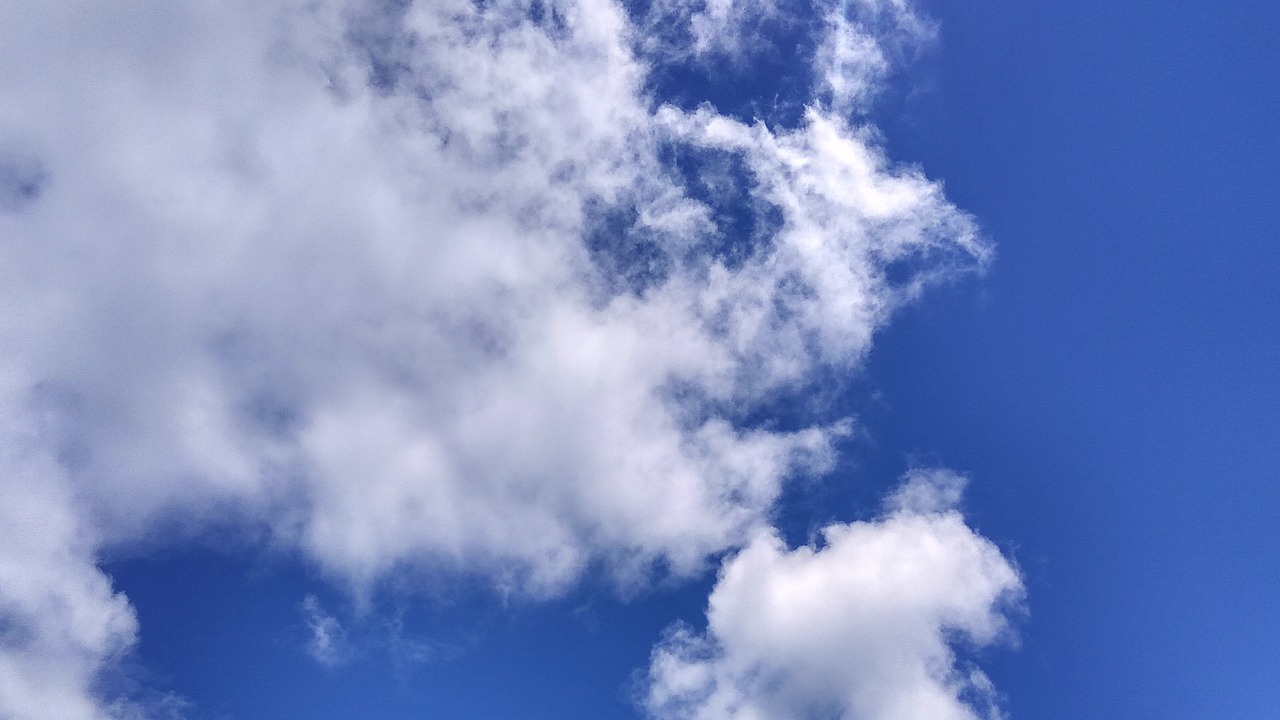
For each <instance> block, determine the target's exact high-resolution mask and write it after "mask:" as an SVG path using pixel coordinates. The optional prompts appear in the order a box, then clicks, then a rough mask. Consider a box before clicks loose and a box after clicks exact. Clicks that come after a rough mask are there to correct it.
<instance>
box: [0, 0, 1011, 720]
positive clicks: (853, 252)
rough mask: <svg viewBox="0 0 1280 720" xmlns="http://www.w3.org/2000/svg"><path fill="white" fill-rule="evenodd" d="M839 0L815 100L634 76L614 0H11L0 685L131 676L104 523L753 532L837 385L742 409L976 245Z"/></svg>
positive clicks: (460, 564) (4, 695)
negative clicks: (794, 421) (793, 102)
mask: <svg viewBox="0 0 1280 720" xmlns="http://www.w3.org/2000/svg"><path fill="white" fill-rule="evenodd" d="M864 4H865V5H866V6H867V7H868V8H870V7H872V6H877V7H878V5H877V4H876V3H871V2H869V1H868V2H867V3H864ZM855 5H856V4H855ZM842 7H843V8H844V9H843V10H839V11H837V9H835V8H834V7H826V6H822V7H821V8H820V9H821V10H822V12H823V13H826V15H824V16H825V17H831V13H836V12H840V13H842V14H841V15H840V17H841V18H846V20H841V21H839V22H836V21H831V22H827V23H826V24H825V26H824V27H825V29H824V30H823V32H825V33H828V34H829V35H828V37H827V38H826V40H824V41H823V42H824V43H826V44H825V45H822V47H827V46H828V45H831V43H835V45H832V47H838V48H839V51H838V52H833V53H826V54H823V53H817V54H815V57H814V59H813V63H814V67H815V68H817V69H816V70H815V72H814V81H813V87H812V94H813V97H814V101H813V103H812V105H811V107H810V109H809V111H808V112H807V114H806V116H805V118H804V121H803V122H802V123H801V124H799V125H797V126H794V127H770V126H766V125H765V124H762V123H754V124H753V123H750V122H747V121H745V120H744V119H743V118H739V117H734V116H732V115H728V114H724V113H721V112H718V111H717V110H715V109H714V108H712V107H710V106H704V107H700V108H697V109H694V110H686V109H680V108H677V107H674V106H669V105H664V104H663V103H662V102H661V101H660V100H659V99H655V98H653V97H652V96H651V91H650V89H649V87H648V85H647V84H646V83H647V78H649V77H650V75H651V73H652V72H653V71H654V70H655V67H656V65H655V64H657V63H661V62H665V61H667V60H664V59H663V57H662V56H661V55H660V54H659V55H654V54H652V53H649V54H645V53H643V52H640V51H639V50H638V48H639V47H640V46H641V45H643V42H642V39H643V38H642V37H641V36H640V35H641V30H642V29H643V28H644V27H646V26H645V24H644V22H643V19H637V18H633V17H631V16H630V15H628V12H627V11H626V9H624V8H623V7H622V6H621V5H619V4H615V3H610V2H570V1H567V0H566V1H563V2H521V1H517V0H499V1H497V2H486V3H473V2H470V1H469V0H438V1H434V2H401V3H383V2H373V1H369V2H361V1H358V0H351V1H350V2H344V1H343V0H330V1H322V2H301V1H300V0H299V1H296V2H294V1H286V2H280V3H275V4H268V3H258V2H248V1H247V0H245V1H233V2H217V3H214V2H193V3H183V4H180V5H175V4H173V3H169V2H162V1H160V0H148V1H144V2H137V3H130V4H128V5H126V6H123V7H111V8H107V7H105V6H103V7H98V8H85V7H81V6H78V5H77V6H74V7H73V6H72V5H70V4H65V3H56V2H53V3H41V4H37V5H35V6H31V7H24V8H18V7H16V6H13V5H8V6H4V7H3V8H0V28H3V29H0V63H2V64H3V65H4V66H5V67H9V68H20V69H21V72H13V73H5V74H4V76H3V77H0V94H2V95H3V96H4V97H5V98H6V103H4V105H3V107H0V238H3V239H0V420H2V421H3V422H2V424H0V528H2V529H0V533H5V537H4V538H3V540H4V542H0V573H3V577H0V617H2V618H3V621H2V622H0V628H2V629H3V632H0V715H5V716H13V717H40V716H47V712H45V711H44V709H43V706H42V705H41V704H40V703H42V702H45V700H43V699H42V698H49V697H57V698H61V700H60V702H62V703H64V705H61V706H60V710H59V715H60V716H61V717H66V718H71V719H72V720H75V719H77V718H102V717H108V716H110V715H111V714H113V713H115V714H119V713H120V712H123V711H122V710H119V708H118V707H117V709H116V710H112V709H111V707H112V706H110V705H109V704H107V703H105V701H103V700H102V699H101V698H99V697H97V696H96V695H95V692H94V689H93V688H94V679H95V676H96V673H97V672H98V671H99V670H100V669H102V668H103V667H107V666H109V665H110V663H111V662H112V661H113V659H114V658H116V657H118V656H119V654H120V653H122V652H125V651H127V649H128V647H129V646H130V645H131V643H132V642H133V639H134V637H135V634H136V628H135V622H134V620H133V615H132V611H131V609H130V607H129V606H128V604H127V602H126V601H125V599H124V598H123V597H122V596H120V595H118V594H115V593H113V591H112V589H111V584H110V580H109V579H108V578H107V577H105V576H104V575H103V574H102V573H101V571H100V570H99V569H98V568H97V562H98V559H99V557H100V554H101V553H103V552H104V551H108V552H114V551H119V550H121V549H124V550H127V549H128V548H129V547H131V546H133V545H136V544H137V543H143V542H150V543H158V542H172V541H174V540H175V539H174V538H171V537H167V536H163V535H162V534H161V533H162V532H171V529H172V528H173V527H177V526H181V527H186V528H188V531H187V532H189V533H191V534H192V535H197V534H198V533H199V532H200V529H201V528H202V527H205V526H207V525H208V524H209V523H212V522H223V523H225V522H228V521H229V522H231V523H233V524H240V525H245V526H254V527H261V528H266V529H267V531H268V532H269V534H270V536H271V538H272V542H274V543H277V544H280V545H283V546H287V547H296V548H299V549H301V550H302V551H303V553H304V554H305V555H306V556H307V557H308V558H309V559H310V560H311V561H313V562H314V563H315V564H316V565H317V566H318V567H320V568H322V569H323V570H324V571H326V572H327V573H329V574H330V576H331V577H333V578H334V579H335V580H337V581H339V582H342V583H345V584H347V585H348V586H350V587H351V588H352V589H353V590H354V591H356V592H370V591H372V590H373V589H374V588H375V587H376V585H377V583H378V581H379V580H380V579H381V578H384V577H386V576H387V574H389V573H395V572H416V573H423V572H468V573H478V574H480V575H483V576H487V577H490V578H492V580H493V581H494V582H495V583H498V584H500V585H502V586H503V587H504V588H506V589H508V590H510V591H512V592H517V593H521V594H526V595H531V596H542V595H552V594H555V593H557V592H561V591H563V590H564V589H565V588H566V587H568V586H569V585H570V584H572V583H573V582H574V581H575V580H576V579H577V578H579V577H580V576H581V574H582V573H583V572H585V571H586V570H587V568H589V567H593V566H595V567H599V568H601V569H602V570H603V571H604V572H607V573H608V574H610V575H611V576H612V577H613V578H614V579H615V580H616V582H617V583H618V584H619V585H620V586H623V587H628V586H636V585H639V584H643V583H645V582H646V581H647V580H648V579H649V578H651V577H652V576H653V575H654V574H655V573H663V574H670V575H674V576H688V575H691V574H694V573H697V572H699V571H701V570H703V569H704V568H705V566H706V563H707V561H708V559H709V558H711V557H713V556H715V555H716V554H718V553H721V552H724V551H725V550H728V549H731V548H735V547H739V546H742V545H744V544H747V543H751V545H750V547H756V545H757V543H758V542H759V541H758V540H752V538H759V537H760V534H761V533H762V532H767V527H768V518H769V513H770V512H771V510H772V509H773V507H774V504H775V502H776V500H777V498H778V496H779V493H780V490H781V488H782V485H783V483H784V482H785V481H786V480H787V478H788V477H791V476H793V475H796V474H812V473H821V472H824V471H825V469H826V468H829V467H830V464H831V462H832V455H833V444H834V443H835V442H836V441H837V439H838V438H839V437H840V436H841V434H842V433H844V432H846V431H847V427H848V426H847V424H846V423H841V422H835V423H817V424H814V425H812V426H810V427H803V428H800V429H797V430H787V431H783V430H778V429H773V428H771V427H769V426H753V425H750V424H748V423H745V422H744V418H747V417H749V416H750V415H751V413H752V412H753V411H758V410H760V409H761V408H766V407H767V406H768V405H769V403H771V402H774V401H776V400H777V399H778V398H779V397H781V396H785V394H786V393H795V392H798V391H801V390H803V389H804V388H805V386H806V383H808V382H810V380H811V378H812V377H813V375H814V373H815V372H817V371H820V370H824V369H831V368H835V369H845V370H847V369H851V368H854V367H856V365H857V363H858V362H859V360H860V359H861V358H862V357H863V356H864V355H865V353H866V352H867V350H868V348H869V347H870V342H871V338H872V335H873V333H874V332H875V330H876V329H877V328H878V327H880V326H881V325H882V324H883V323H884V322H886V320H887V319H888V318H889V316H890V315H891V313H892V311H893V310H894V309H895V308H896V307H898V306H899V305H901V304H902V303H904V302H907V301H909V300H911V299H912V298H914V297H915V296H916V295H917V294H918V293H919V291H920V290H921V289H922V288H923V287H925V286H927V285H928V284H929V283H931V282H934V281H936V280H938V279H940V278H945V277H948V276H950V275H952V274H954V273H955V272H962V271H965V270H969V269H972V268H974V267H978V266H980V265H981V264H982V263H983V262H984V261H985V259H986V257H987V254H988V252H989V250H988V248H987V247H986V245H985V244H984V243H983V241H982V240H981V238H980V237H979V236H978V235H977V233H976V231H975V228H974V226H973V223H972V221H971V220H970V218H968V217H967V216H966V215H965V214H964V213H962V212H960V211H959V210H957V209H956V208H955V207H953V206H952V205H951V204H950V203H948V202H947V201H946V199H945V198H944V197H943V195H942V193H941V190H940V188H939V186H938V185H937V184H935V183H933V182H930V181H929V180H927V179H925V178H924V177H923V176H922V175H921V174H920V173H919V172H918V171H917V170H914V169H912V168H904V167H899V166H895V165H893V164H892V163H890V162H889V161H888V160H887V159H886V158H885V157H884V155H883V153H882V151H881V150H880V149H879V148H878V147H877V145H876V142H875V139H874V134H873V133H871V132H869V131H866V130H863V129H860V128H859V127H857V126H856V125H855V124H852V123H851V121H850V119H849V118H848V117H847V116H846V115H845V113H847V112H848V111H849V110H850V109H851V105H850V103H849V102H848V101H847V100H846V99H845V98H846V97H852V95H851V94H850V93H851V91H848V90H841V89H839V88H838V87H837V85H838V83H834V81H832V80H831V78H832V77H836V75H832V74H831V73H833V72H836V73H844V74H846V75H847V74H848V72H849V71H848V68H850V67H855V66H857V67H862V66H863V65H866V67H871V66H873V65H877V63H880V62H881V61H880V60H876V59H875V58H876V57H887V56H886V55H885V54H884V52H882V51H881V50H880V49H879V48H880V43H881V39H880V38H881V37H882V36H881V34H879V33H880V31H879V30H877V28H878V27H879V25H878V24H867V23H860V22H859V21H858V20H857V17H858V16H857V15H856V13H853V12H851V11H849V9H848V6H842ZM886 7H887V8H888V10H881V11H878V12H897V10H895V8H897V9H901V10H902V12H906V9H905V8H903V6H901V5H891V6H886ZM666 8H667V10H668V11H670V12H676V13H685V14H686V15H688V14H690V13H692V14H699V13H700V15H698V16H699V17H705V18H707V19H706V20H705V21H703V22H702V24H700V25H697V27H698V28H701V29H700V30H698V32H699V33H703V34H704V35H706V38H708V39H707V40H706V41H705V42H706V43H707V47H713V46H714V47H731V46H733V45H734V43H733V42H732V40H733V37H734V36H735V35H734V34H735V33H740V32H743V30H742V27H743V23H742V22H739V20H740V19H741V18H742V17H746V16H745V15H743V12H744V11H742V9H741V7H740V6H738V5H737V4H733V3H728V4H726V3H711V4H708V5H707V6H705V7H703V6H701V5H698V6H694V5H678V4H674V3H667V4H666ZM752 12H755V11H752ZM748 14H749V13H748ZM884 37H886V38H888V37H889V36H887V35H886V36H884ZM715 38H720V39H719V40H715ZM700 42H701V41H700ZM886 42H888V40H886ZM824 52H825V51H824ZM877 53H878V54H877ZM873 56H874V57H873ZM671 61H673V62H674V61H675V60H671ZM859 63H861V64H862V65H859ZM868 63H869V64H868ZM858 72H860V73H862V74H861V75H859V77H863V76H866V77H871V76H870V75H867V74H866V73H864V72H862V71H858ZM843 76H844V75H840V77H843ZM840 82H844V83H845V85H839V87H845V86H846V85H847V82H846V81H840ZM833 83H834V84H833ZM832 88H835V89H832ZM859 92H861V91H859ZM824 93H826V96H824ZM824 97H828V99H826V100H824V99H823V98H824ZM735 209H736V210H735ZM748 240H749V242H747V241H748ZM175 521H180V522H175ZM160 528H167V529H168V530H164V531H162V530H161V529H160ZM745 556H747V555H744V557H745Z"/></svg>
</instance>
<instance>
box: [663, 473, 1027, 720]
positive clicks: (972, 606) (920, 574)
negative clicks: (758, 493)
mask: <svg viewBox="0 0 1280 720" xmlns="http://www.w3.org/2000/svg"><path fill="white" fill-rule="evenodd" d="M960 486H961V480H960V479H959V478H958V477H957V476H955V475H952V474H950V473H947V472H945V471H915V472H914V473H912V474H911V475H909V477H908V479H907V482H906V483H905V485H904V486H903V487H902V488H901V489H900V490H899V491H898V493H897V494H896V495H895V496H894V499H893V500H891V501H890V503H889V505H888V507H889V509H888V510H887V512H886V514H885V515H884V516H883V517H880V518H878V519H875V520H872V521H866V522H853V523H849V524H836V525H831V526H829V527H827V528H826V529H825V530H824V532H823V536H822V543H821V545H820V546H817V547H809V546H806V547H800V548H796V549H794V550H789V549H788V548H787V547H786V546H785V544H784V543H783V542H782V541H781V540H780V539H779V538H778V537H777V535H776V534H773V533H763V534H761V535H760V536H758V537H757V538H756V539H754V540H753V541H752V542H751V543H750V544H748V545H747V546H746V547H745V548H744V549H743V550H742V551H741V552H739V553H738V554H737V555H736V556H735V557H733V558H732V559H730V560H729V561H727V562H726V563H725V565H724V567H723V568H722V569H721V572H720V579H719V582H718V583H717V584H716V587H715V589H714V591H713V592H712V594H711V599H710V601H709V605H708V609H707V625H708V629H707V632H706V634H705V635H699V634H696V633H694V632H692V631H691V630H689V629H688V628H680V627H678V628H676V629H675V630H673V631H672V632H671V633H670V634H669V636H668V638H667V639H666V641H665V642H664V643H663V644H662V645H660V646H659V647H658V648H657V649H656V650H655V652H654V655H653V660H652V665H651V667H650V671H649V679H650V685H649V688H648V694H647V697H646V704H647V707H648V709H649V711H650V712H651V713H652V714H653V716H654V717H656V718H659V719H660V720H677V719H678V720H712V719H714V720H784V719H787V720H791V719H795V718H840V719H852V718H858V719H859V720H971V719H973V718H980V717H981V718H993V717H999V712H998V710H997V709H996V708H995V705H994V702H993V700H994V698H993V690H992V687H991V683H990V681H989V680H987V678H986V677H985V676H984V675H983V674H982V673H981V671H979V670H977V669H976V668H973V667H972V666H970V665H967V664H964V663H961V662H958V660H957V657H956V653H955V647H956V646H957V645H962V646H982V645H988V644H990V643H992V642H995V641H997V640H998V639H1000V638H1001V637H1002V635H1003V634H1004V633H1005V631H1006V628H1007V614H1008V611H1009V610H1010V609H1012V608H1014V607H1016V603H1017V602H1018V601H1019V599H1020V597H1021V592H1022V585H1021V581H1020V579H1019V576H1018V573H1017V571H1016V570H1015V569H1014V568H1013V567H1012V566H1011V565H1010V564H1009V562H1008V561H1007V560H1005V559H1004V557H1002V556H1001V554H1000V551H999V550H998V549H997V548H996V547H995V546H994V545H992V544H991V543H990V542H989V541H987V540H985V539H984V538H982V537H980V536H979V535H977V534H976V533H975V532H974V531H973V530H972V529H970V528H969V527H967V526H966V525H965V522H964V519H963V517H962V516H961V515H960V513H959V512H958V511H956V510H955V509H954V502H955V501H956V500H958V491H959V488H960ZM926 500H927V502H926Z"/></svg>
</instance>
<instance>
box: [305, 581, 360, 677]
mask: <svg viewBox="0 0 1280 720" xmlns="http://www.w3.org/2000/svg"><path fill="white" fill-rule="evenodd" d="M302 615H303V619H304V620H305V621H306V623H307V630H308V631H309V632H310V633H311V637H310V638H309V639H308V640H307V646H306V648H307V654H308V655H310V656H311V659H313V660H315V661H316V662H318V663H320V664H321V665H324V666H326V667H334V666H336V665H340V664H342V663H343V662H344V661H346V660H347V658H348V657H349V655H350V653H351V649H350V647H349V645H348V643H347V631H346V629H345V628H343V627H342V623H341V622H339V621H338V618H336V617H334V616H333V615H331V614H330V613H328V612H326V611H325V609H324V608H323V607H321V605H320V601H319V600H318V599H317V598H316V596H315V595H308V596H306V597H305V598H303V599H302Z"/></svg>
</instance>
